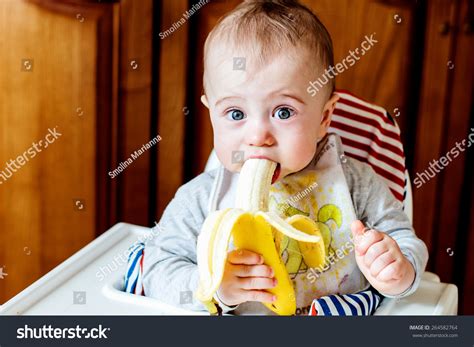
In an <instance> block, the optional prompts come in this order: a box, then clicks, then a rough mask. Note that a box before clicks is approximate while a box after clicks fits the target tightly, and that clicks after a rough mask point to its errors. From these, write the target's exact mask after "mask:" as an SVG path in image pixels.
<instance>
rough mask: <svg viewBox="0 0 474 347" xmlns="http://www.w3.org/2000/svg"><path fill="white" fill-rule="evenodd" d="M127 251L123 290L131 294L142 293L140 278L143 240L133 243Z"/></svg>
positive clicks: (143, 251)
mask: <svg viewBox="0 0 474 347" xmlns="http://www.w3.org/2000/svg"><path fill="white" fill-rule="evenodd" d="M128 252H129V255H128V262H127V269H126V271H125V286H124V291H125V292H127V293H131V294H137V295H144V293H145V292H144V290H143V283H142V279H143V257H144V255H145V244H144V243H143V242H139V243H134V244H133V245H132V246H130V248H129V249H128Z"/></svg>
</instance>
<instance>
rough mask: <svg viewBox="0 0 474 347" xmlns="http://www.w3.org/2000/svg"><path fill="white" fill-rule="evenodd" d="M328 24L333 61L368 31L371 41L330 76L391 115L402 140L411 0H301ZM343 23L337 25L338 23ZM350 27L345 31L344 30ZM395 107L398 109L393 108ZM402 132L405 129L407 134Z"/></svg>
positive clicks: (409, 62)
mask: <svg viewBox="0 0 474 347" xmlns="http://www.w3.org/2000/svg"><path fill="white" fill-rule="evenodd" d="M302 3H304V4H305V5H307V6H308V7H309V8H311V9H312V10H313V12H314V13H316V14H317V16H318V17H319V18H320V20H321V21H322V22H323V24H324V25H325V26H326V28H327V29H328V31H329V33H330V34H331V38H332V40H333V47H334V63H335V64H337V63H338V62H341V61H342V60H343V59H344V58H345V57H347V56H348V55H349V54H350V51H351V50H352V51H354V50H355V49H356V48H360V47H361V43H362V42H363V41H364V40H366V38H365V37H366V35H368V36H369V37H370V36H371V35H372V34H374V36H373V38H374V39H375V40H377V41H378V42H377V43H374V46H373V47H371V49H370V50H369V51H368V52H367V53H366V54H365V55H363V56H360V57H359V58H360V60H358V61H357V62H356V64H354V66H352V67H349V68H348V69H347V70H345V71H344V72H343V73H341V74H339V75H338V76H337V77H336V88H339V89H346V90H349V91H350V92H352V93H354V94H355V95H357V96H359V97H361V98H363V99H365V100H368V101H370V102H372V103H375V104H377V105H380V106H382V107H384V108H385V109H387V111H388V112H390V113H391V114H392V115H396V114H398V112H400V113H399V114H400V116H399V117H397V118H396V120H397V122H398V123H399V125H400V128H401V130H402V139H405V138H406V137H405V129H406V127H407V125H406V123H407V121H408V120H409V119H410V117H411V116H410V114H409V111H410V110H409V108H408V105H407V97H408V95H407V94H408V91H409V90H410V83H412V81H411V80H412V78H413V77H414V76H410V69H411V67H412V64H413V54H412V53H411V45H412V39H413V31H414V22H415V18H414V8H415V7H414V6H415V3H414V2H403V1H394V2H393V3H392V4H390V2H388V1H373V0H364V1H351V0H337V1H333V0H323V1H321V0H319V1H314V0H305V1H302ZM342 23H343V24H342ZM348 28H350V30H348ZM396 109H398V110H396ZM407 134H408V133H407Z"/></svg>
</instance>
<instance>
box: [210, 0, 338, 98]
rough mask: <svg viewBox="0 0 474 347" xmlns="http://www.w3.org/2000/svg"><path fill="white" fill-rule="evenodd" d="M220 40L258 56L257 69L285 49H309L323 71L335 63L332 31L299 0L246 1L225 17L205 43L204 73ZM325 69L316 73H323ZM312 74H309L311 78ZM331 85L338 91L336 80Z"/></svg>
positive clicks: (235, 48)
mask: <svg viewBox="0 0 474 347" xmlns="http://www.w3.org/2000/svg"><path fill="white" fill-rule="evenodd" d="M216 40H219V41H220V42H223V43H225V44H226V45H227V46H228V47H230V48H232V49H234V50H236V51H240V50H242V51H245V52H247V53H248V54H250V55H251V56H253V57H255V58H256V59H255V60H256V63H257V66H253V68H254V69H257V68H258V67H259V66H262V64H265V62H267V61H268V60H269V59H270V58H272V57H274V56H276V55H278V54H281V53H282V52H284V50H283V49H285V48H293V49H296V50H298V49H300V48H302V49H303V50H306V52H307V53H309V57H310V59H311V57H314V60H313V62H314V64H313V65H314V66H317V67H319V68H321V67H322V69H321V70H322V71H324V70H325V69H326V68H328V67H330V66H333V65H334V55H333V48H332V40H331V36H330V35H329V32H328V31H327V29H326V28H325V27H324V25H323V24H322V23H321V21H320V20H319V19H318V17H317V16H316V15H315V14H314V13H313V12H311V10H309V9H308V8H307V7H305V6H303V5H301V4H300V3H298V1H296V0H246V1H244V2H243V3H241V4H240V5H239V6H237V7H236V8H235V9H234V10H232V11H231V12H229V13H227V14H226V15H224V16H223V17H221V18H220V19H219V21H218V22H217V24H216V26H215V27H214V28H213V29H212V31H211V32H210V33H209V35H208V37H207V39H206V42H205V44H204V76H205V75H206V56H208V54H209V50H210V47H211V46H212V44H213V43H214V42H215V41H216ZM247 53H246V54H247ZM251 68H252V67H251ZM315 70H318V69H317V68H316V69H315ZM321 70H319V71H314V74H315V75H316V74H320V73H321ZM312 77H313V76H308V80H309V79H310V78H312ZM205 80H206V79H205V78H204V89H205V88H206V86H205V84H206V83H205ZM327 86H328V88H329V90H328V91H329V93H328V94H329V95H330V94H331V93H332V92H333V91H334V79H331V80H330V82H329V83H328V84H327Z"/></svg>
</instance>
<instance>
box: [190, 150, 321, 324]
mask: <svg viewBox="0 0 474 347" xmlns="http://www.w3.org/2000/svg"><path fill="white" fill-rule="evenodd" d="M275 168H276V163H275V162H273V161H270V160H266V159H248V160H247V161H246V162H245V163H244V165H243V167H242V169H241V171H240V176H239V181H238V184H237V195H236V200H235V207H234V208H228V209H225V210H221V211H215V212H212V213H211V214H209V216H208V217H207V218H206V220H205V221H204V224H203V226H202V229H201V233H200V234H199V237H198V241H197V264H198V272H199V284H198V288H197V290H196V292H195V297H196V298H197V299H198V300H199V301H201V302H202V303H203V304H204V305H205V307H206V308H207V310H208V311H209V312H210V313H211V314H216V313H217V307H216V302H215V300H214V298H213V297H214V294H215V293H216V291H217V290H218V289H219V286H220V283H221V281H222V277H223V275H224V268H225V264H226V261H227V252H228V246H229V242H230V240H231V237H232V238H233V241H234V245H235V247H236V248H237V249H247V250H250V251H253V252H255V253H259V254H261V255H262V256H263V258H264V263H265V264H266V265H268V266H270V267H272V269H273V271H274V274H275V278H276V279H277V281H278V284H277V286H276V287H274V288H272V289H269V290H268V291H269V292H270V293H272V294H274V295H275V296H276V297H277V300H276V301H275V302H273V303H264V305H265V306H266V307H268V308H269V309H270V310H272V311H274V312H275V313H277V314H280V315H292V314H294V313H295V311H296V299H295V292H294V288H293V284H292V282H291V279H290V277H289V275H288V272H287V270H286V267H285V264H284V262H283V261H282V259H281V256H280V253H281V248H280V247H281V245H280V242H279V240H281V239H282V236H283V235H286V236H288V237H290V238H292V239H294V240H296V241H299V243H300V245H301V244H303V245H304V247H306V248H305V253H306V254H311V256H305V261H306V258H307V257H308V262H309V263H310V264H311V265H316V266H319V265H323V264H322V263H321V261H323V262H324V255H325V253H324V251H325V247H324V241H323V238H322V236H321V233H320V231H319V229H318V226H317V224H316V223H315V222H314V221H313V220H312V219H310V218H309V217H306V216H301V215H298V216H293V217H291V218H292V219H287V220H283V219H282V218H280V217H279V216H278V215H277V214H276V213H274V212H271V211H268V204H269V195H270V186H271V181H272V176H273V173H274V171H275ZM279 233H280V234H279ZM281 234H283V235H281ZM310 251H311V252H310ZM313 253H314V254H313Z"/></svg>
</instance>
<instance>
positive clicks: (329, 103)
mask: <svg viewBox="0 0 474 347" xmlns="http://www.w3.org/2000/svg"><path fill="white" fill-rule="evenodd" d="M333 65H334V62H333V52H332V42H331V38H330V36H329V33H328V32H327V30H326V29H325V27H324V26H323V25H322V23H321V22H320V21H319V20H318V18H317V17H316V16H315V15H314V14H313V13H312V12H311V11H310V10H309V9H307V8H306V7H304V6H302V5H300V4H298V3H297V2H296V1H283V0H282V1H245V2H244V3H242V4H241V5H239V6H238V7H237V8H236V9H234V10H233V11H232V12H230V13H228V14H227V15H226V16H224V17H223V18H222V19H221V20H220V21H219V23H218V24H217V25H216V27H215V28H214V29H213V30H212V32H211V33H210V34H209V36H208V38H207V40H206V43H205V48H204V95H202V97H201V101H202V103H203V104H204V105H205V106H206V107H207V108H208V109H209V113H210V119H211V123H212V127H213V130H214V148H215V151H216V154H217V157H218V158H219V161H220V162H221V163H222V166H223V167H221V168H218V169H215V170H212V171H210V172H205V173H203V174H201V175H199V176H198V177H196V178H194V179H193V180H191V181H190V182H188V183H186V184H185V185H183V186H182V187H180V188H179V189H178V191H177V193H176V195H175V197H174V199H173V200H172V201H171V202H170V204H169V205H168V206H167V208H166V210H165V212H164V214H163V216H162V219H161V221H160V223H159V225H160V228H161V229H162V232H161V233H160V234H159V235H158V236H156V237H154V238H153V239H151V240H150V241H149V242H147V244H146V246H145V256H144V265H143V269H144V272H143V286H144V290H145V295H146V296H149V297H154V298H157V299H160V300H162V301H164V302H167V303H170V304H172V305H175V306H181V307H182V308H185V309H192V310H204V306H203V305H202V304H201V303H200V302H198V301H197V300H196V299H189V298H190V297H191V298H192V295H190V293H194V292H195V290H196V288H197V286H198V281H199V276H198V270H197V265H196V241H197V237H198V235H199V232H200V229H201V226H202V224H203V222H204V220H205V218H206V217H207V215H208V214H209V212H210V211H212V210H214V209H216V208H217V209H222V208H224V207H232V206H233V199H234V196H235V182H236V179H237V178H238V175H239V174H238V173H239V171H240V169H241V167H242V165H243V162H245V160H247V159H249V158H255V157H259V158H267V159H270V160H272V161H274V162H276V163H278V166H277V171H276V172H277V177H274V182H273V185H272V187H273V188H272V192H273V193H274V196H275V197H278V196H285V195H281V194H280V193H282V192H285V189H286V193H288V194H287V195H286V196H289V195H291V194H292V193H294V191H291V189H290V186H291V185H292V182H293V183H294V182H296V181H295V179H299V178H300V177H303V176H301V174H302V173H303V172H305V173H312V174H314V175H317V174H318V171H317V165H318V164H317V163H318V158H319V157H320V156H321V155H322V150H323V147H325V146H327V144H328V141H330V140H331V139H332V140H331V141H332V143H333V144H335V145H334V146H333V147H336V148H335V150H337V153H343V152H342V145H341V142H340V139H339V137H338V136H337V135H335V134H327V130H328V127H329V124H330V122H331V116H332V113H333V110H334V108H335V105H336V102H337V101H338V98H339V97H338V95H337V94H335V93H334V81H333V80H330V81H328V83H327V84H326V85H325V86H324V89H321V90H320V91H319V92H318V93H317V94H316V95H314V93H313V94H311V93H309V92H308V90H307V86H308V82H309V81H312V80H315V79H316V78H317V77H318V76H321V75H322V74H323V72H324V70H325V69H326V68H328V67H330V66H333ZM328 138H330V139H328ZM346 159H347V160H345V162H344V163H340V164H339V168H341V167H342V171H341V172H342V173H343V177H345V179H343V180H342V181H343V185H344V187H347V191H348V194H347V196H348V199H349V205H350V211H351V213H353V218H352V223H351V224H348V226H347V228H346V229H347V230H350V231H347V234H351V232H352V234H351V235H350V244H351V245H352V246H351V247H352V250H354V252H351V253H349V252H345V253H344V255H345V257H344V259H343V260H341V261H339V262H337V263H335V264H333V265H332V269H331V271H326V272H324V271H319V274H318V276H317V278H316V277H315V276H314V271H313V272H310V268H309V267H308V266H306V265H305V264H304V262H303V261H302V260H301V259H300V260H298V265H297V267H296V270H294V271H293V270H292V271H289V273H290V275H291V276H292V279H293V281H294V284H295V292H296V300H297V307H298V308H299V309H298V310H297V314H299V313H303V312H305V313H306V312H307V310H306V311H305V310H303V309H302V308H305V307H306V308H307V307H308V306H309V305H310V304H311V302H312V300H313V299H314V298H317V297H320V296H322V295H330V294H346V293H355V292H357V291H361V290H364V289H367V288H368V287H369V286H370V285H371V286H372V287H374V288H375V289H376V290H377V291H379V292H380V293H381V294H382V295H384V296H387V297H402V296H406V295H409V294H411V293H413V292H414V291H415V290H416V289H417V287H418V283H419V281H420V276H421V274H422V273H423V271H424V269H425V266H426V263H427V259H428V253H427V250H426V246H425V244H424V243H423V242H422V241H421V240H420V239H418V238H417V237H416V235H415V233H414V231H413V229H412V227H411V225H410V222H409V220H408V218H407V216H406V215H405V213H404V212H403V211H402V210H401V208H400V207H399V206H398V205H397V204H396V203H395V202H396V200H395V199H394V197H393V196H392V194H391V193H390V190H389V189H388V188H387V186H386V185H385V183H384V182H383V181H382V180H381V178H379V177H378V176H377V175H376V174H375V173H374V171H373V170H372V169H371V168H370V166H369V165H367V164H364V163H362V162H359V161H357V160H355V159H351V158H346ZM310 170H312V171H310ZM314 177H316V176H314ZM317 182H319V181H317ZM320 185H321V184H320ZM302 187H303V189H304V186H302ZM345 189H346V188H345ZM316 191H317V189H316V190H314V191H310V192H309V195H313V193H314V194H315V193H316ZM278 194H280V195H278ZM342 195H344V194H342ZM274 200H275V199H274ZM301 200H305V201H310V200H311V201H316V200H315V198H314V197H309V196H307V197H303V198H302V199H301ZM301 203H302V204H303V205H301V204H299V205H298V206H299V207H298V206H296V205H297V204H293V205H294V206H291V208H288V207H289V205H288V206H287V207H286V208H285V209H284V211H283V212H282V209H280V210H279V212H280V214H281V215H282V217H285V216H288V213H289V211H290V212H292V214H295V213H304V214H307V215H310V217H312V218H313V219H316V217H317V209H316V211H312V210H311V208H312V207H308V209H309V210H311V211H309V212H305V211H301V210H300V209H302V207H301V206H305V205H304V203H303V202H301ZM400 205H401V204H400ZM272 206H273V207H271V208H273V209H275V210H278V208H277V207H276V206H278V204H273V205H272ZM295 206H296V207H295ZM308 206H309V205H308ZM298 208H300V209H298ZM295 211H296V212H295ZM349 215H351V214H349ZM349 215H348V216H349ZM334 219H337V218H336V217H334ZM345 219H346V220H347V219H351V218H349V217H347V218H345ZM367 221H374V223H373V225H372V227H373V229H372V230H369V231H367V230H366V229H365V228H364V224H363V222H367ZM342 229H343V227H342V228H341V230H342ZM327 230H330V229H329V228H328V229H327ZM340 234H341V235H343V233H342V231H341V232H340ZM326 236H327V237H325V240H331V239H332V240H333V243H331V244H330V245H331V246H330V245H327V246H326V247H327V251H328V252H331V251H334V249H335V248H337V244H336V243H337V242H339V244H341V242H346V243H347V242H348V240H349V238H348V237H347V235H346V236H344V237H345V239H342V238H340V237H339V236H338V233H334V232H330V231H328V235H326ZM338 237H339V238H338ZM341 237H342V236H341ZM338 251H339V250H338ZM346 251H347V250H346ZM290 256H291V254H290ZM286 266H287V269H288V270H290V266H292V267H294V266H295V265H294V264H290V261H288V258H287V259H286ZM311 273H312V274H313V276H309V275H310V274H311ZM310 277H312V278H311V281H309V280H308V279H309V278H310ZM276 285H277V283H276V280H275V279H274V277H273V270H272V269H271V268H270V267H269V266H267V265H265V264H264V263H263V258H262V257H261V255H259V254H256V253H253V252H251V251H248V250H245V249H234V250H232V251H230V252H229V253H228V258H227V263H226V267H225V272H224V277H223V280H222V282H221V285H220V287H219V289H218V291H217V293H216V295H215V300H216V302H217V303H218V305H219V306H220V308H221V309H222V310H223V312H229V311H234V312H235V313H237V314H272V312H271V311H270V310H268V309H267V308H266V307H265V306H264V305H262V304H261V303H263V302H265V303H271V302H272V301H274V300H275V297H274V296H273V295H272V294H271V293H270V292H268V289H270V288H273V287H274V286H276ZM183 293H184V294H183Z"/></svg>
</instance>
